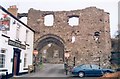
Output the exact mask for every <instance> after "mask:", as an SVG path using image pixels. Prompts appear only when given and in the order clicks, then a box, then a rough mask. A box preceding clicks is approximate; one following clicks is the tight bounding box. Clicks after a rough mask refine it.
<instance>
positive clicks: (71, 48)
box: [28, 7, 111, 67]
mask: <svg viewBox="0 0 120 79" xmlns="http://www.w3.org/2000/svg"><path fill="white" fill-rule="evenodd" d="M49 15H50V16H52V17H53V20H52V22H53V24H52V25H46V24H45V17H46V16H49ZM73 18H77V20H78V24H76V25H70V23H69V21H70V19H73ZM50 21H51V20H50ZM109 24H110V22H109V13H107V12H104V10H103V9H98V8H96V7H88V8H85V9H81V10H71V11H40V10H35V9H33V8H31V9H30V10H29V11H28V26H30V27H31V28H32V29H34V30H35V31H36V32H35V42H34V48H37V49H38V50H39V54H40V55H41V54H42V56H43V55H44V56H43V58H46V60H49V61H48V62H64V61H66V60H65V57H64V53H66V52H67V53H69V54H70V57H69V61H68V62H69V64H70V65H72V64H73V62H74V61H75V64H76V65H77V64H85V63H88V64H89V63H94V64H99V65H101V66H102V67H108V65H109V61H108V60H109V56H110V52H111V39H110V25H109Z"/></svg>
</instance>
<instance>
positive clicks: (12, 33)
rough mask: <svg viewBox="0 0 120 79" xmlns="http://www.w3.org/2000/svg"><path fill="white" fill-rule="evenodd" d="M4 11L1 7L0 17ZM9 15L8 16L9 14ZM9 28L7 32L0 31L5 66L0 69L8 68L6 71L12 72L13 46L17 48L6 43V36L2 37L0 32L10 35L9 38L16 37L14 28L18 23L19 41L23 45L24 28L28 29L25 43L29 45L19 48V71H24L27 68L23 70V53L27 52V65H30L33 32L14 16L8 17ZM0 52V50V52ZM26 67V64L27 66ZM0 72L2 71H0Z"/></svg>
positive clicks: (0, 46)
mask: <svg viewBox="0 0 120 79" xmlns="http://www.w3.org/2000/svg"><path fill="white" fill-rule="evenodd" d="M2 13H4V12H3V11H2V10H1V9H0V18H1V16H2V15H1V14H2ZM9 17H10V16H9ZM10 18H11V20H10V30H9V31H7V34H4V33H2V31H0V50H1V48H5V49H6V54H5V55H6V58H5V68H0V69H8V73H12V67H13V62H12V61H11V59H13V52H14V51H13V48H17V47H14V46H10V45H8V38H6V37H3V36H2V34H4V35H6V36H8V37H10V39H11V40H14V41H15V39H16V28H17V26H18V25H17V23H18V24H19V25H20V35H19V41H21V43H22V44H24V45H25V38H26V30H28V31H29V32H28V39H29V41H28V42H27V44H29V46H27V45H26V49H25V50H24V49H21V48H19V49H20V50H21V55H20V59H21V63H20V71H19V72H25V71H27V70H23V69H24V67H23V66H24V55H25V54H24V53H27V54H28V55H27V65H32V58H33V57H32V56H33V54H32V52H33V41H34V32H33V31H31V30H30V29H29V28H27V27H26V26H24V25H22V24H21V23H19V22H18V21H17V20H15V19H14V18H12V17H10ZM14 21H16V24H13V22H14ZM0 53H1V52H0ZM27 67H28V66H27ZM0 73H2V72H0Z"/></svg>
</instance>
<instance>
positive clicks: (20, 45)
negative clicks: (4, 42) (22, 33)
mask: <svg viewBox="0 0 120 79" xmlns="http://www.w3.org/2000/svg"><path fill="white" fill-rule="evenodd" d="M8 45H11V46H15V47H19V48H22V49H26V45H23V44H21V43H19V42H16V41H13V40H8Z"/></svg>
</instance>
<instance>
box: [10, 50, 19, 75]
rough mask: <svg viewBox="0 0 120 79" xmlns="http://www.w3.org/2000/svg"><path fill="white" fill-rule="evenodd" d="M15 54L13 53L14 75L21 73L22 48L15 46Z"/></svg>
mask: <svg viewBox="0 0 120 79" xmlns="http://www.w3.org/2000/svg"><path fill="white" fill-rule="evenodd" d="M13 50H14V55H13V72H12V73H13V75H18V74H19V67H20V52H21V50H20V49H18V48H13Z"/></svg>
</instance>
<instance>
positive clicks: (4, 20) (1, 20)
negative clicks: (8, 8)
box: [0, 11, 10, 31]
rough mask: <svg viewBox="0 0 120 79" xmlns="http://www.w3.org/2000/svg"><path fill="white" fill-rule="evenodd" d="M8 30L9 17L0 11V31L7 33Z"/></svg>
mask: <svg viewBox="0 0 120 79" xmlns="http://www.w3.org/2000/svg"><path fill="white" fill-rule="evenodd" d="M9 29H10V17H9V16H8V14H6V13H4V12H1V11H0V30H2V31H7V30H9Z"/></svg>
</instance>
